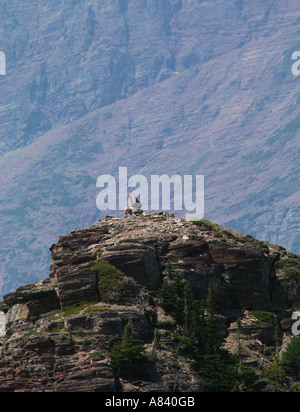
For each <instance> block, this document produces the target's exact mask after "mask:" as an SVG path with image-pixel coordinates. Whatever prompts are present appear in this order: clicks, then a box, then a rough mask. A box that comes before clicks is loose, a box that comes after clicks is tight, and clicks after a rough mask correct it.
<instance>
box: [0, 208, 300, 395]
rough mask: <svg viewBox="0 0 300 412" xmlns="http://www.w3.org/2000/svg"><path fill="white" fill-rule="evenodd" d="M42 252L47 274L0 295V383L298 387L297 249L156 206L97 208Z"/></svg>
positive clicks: (102, 388)
mask: <svg viewBox="0 0 300 412" xmlns="http://www.w3.org/2000/svg"><path fill="white" fill-rule="evenodd" d="M50 250H51V252H52V256H51V264H50V274H49V277H48V278H47V279H45V280H43V281H39V282H37V283H34V284H30V285H27V286H22V287H19V288H18V289H17V290H16V291H15V292H14V293H10V294H7V295H5V296H4V298H3V302H2V303H0V336H1V337H0V345H1V346H0V350H1V352H0V391H2V392H77V391H81V392H96V391H97V392H114V391H116V392H118V391H123V392H139V391H142V392H154V391H155V392H172V391H176V392H186V391H188V392H204V391H223V392H225V391H245V392H246V391H263V392H270V391H293V390H295V388H298V389H299V371H298V372H296V373H295V371H294V370H291V369H289V368H288V360H287V359H288V357H287V356H286V354H287V349H288V347H289V346H290V345H291V343H292V342H293V341H298V339H292V338H293V334H292V332H291V327H292V314H293V313H294V311H295V310H296V309H297V307H298V308H299V307H300V288H299V286H300V275H299V267H300V257H299V256H297V255H295V254H292V253H289V252H288V251H287V250H286V249H284V248H282V247H279V246H275V245H272V244H269V243H267V242H262V241H258V240H256V239H255V238H253V237H252V236H250V235H247V236H245V235H241V234H239V233H236V232H233V231H230V230H227V229H225V228H224V227H221V226H219V225H217V224H213V223H211V222H209V221H207V220H187V219H183V218H177V217H175V216H174V215H172V214H169V213H165V212H157V213H154V214H152V215H150V214H146V213H144V214H142V215H140V216H131V217H129V218H127V219H123V218H115V217H111V216H106V217H105V218H103V219H101V220H100V221H99V223H98V224H97V225H94V226H92V227H88V228H86V229H83V230H79V231H75V230H74V231H72V232H71V233H70V234H69V235H68V236H61V237H60V238H59V240H58V242H57V243H56V244H54V245H52V246H51V248H50ZM133 349H134V350H133ZM124 362H125V365H126V367H125V368H124ZM216 366H218V367H216ZM275 371H277V373H275ZM278 371H279V372H278ZM297 373H298V375H297Z"/></svg>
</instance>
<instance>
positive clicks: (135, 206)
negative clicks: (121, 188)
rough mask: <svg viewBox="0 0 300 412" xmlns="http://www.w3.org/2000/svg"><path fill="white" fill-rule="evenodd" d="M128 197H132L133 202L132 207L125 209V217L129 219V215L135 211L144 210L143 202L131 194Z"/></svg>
mask: <svg viewBox="0 0 300 412" xmlns="http://www.w3.org/2000/svg"><path fill="white" fill-rule="evenodd" d="M128 197H130V199H131V201H132V204H131V206H127V207H125V209H124V213H125V215H124V217H127V214H128V213H130V214H131V213H132V211H133V210H141V208H142V204H141V202H140V201H139V200H138V199H137V198H136V197H135V196H133V195H132V194H131V193H129V195H128Z"/></svg>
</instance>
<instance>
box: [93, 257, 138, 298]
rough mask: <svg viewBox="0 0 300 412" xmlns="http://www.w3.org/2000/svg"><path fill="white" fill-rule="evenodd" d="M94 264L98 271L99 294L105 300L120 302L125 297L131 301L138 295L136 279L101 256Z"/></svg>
mask: <svg viewBox="0 0 300 412" xmlns="http://www.w3.org/2000/svg"><path fill="white" fill-rule="evenodd" d="M92 265H93V268H94V270H96V272H97V273H98V289H99V294H100V298H101V300H103V301H104V302H115V303H120V302H121V301H122V300H123V299H126V301H127V302H129V301H130V299H131V298H135V297H136V296H137V295H138V293H139V288H138V286H137V284H136V283H135V282H134V280H133V279H130V278H128V277H127V276H126V275H125V274H124V273H123V272H121V271H120V270H119V269H117V268H116V267H115V266H113V265H111V264H110V263H109V262H107V261H106V260H104V259H101V258H100V259H98V260H97V261H96V262H93V263H92Z"/></svg>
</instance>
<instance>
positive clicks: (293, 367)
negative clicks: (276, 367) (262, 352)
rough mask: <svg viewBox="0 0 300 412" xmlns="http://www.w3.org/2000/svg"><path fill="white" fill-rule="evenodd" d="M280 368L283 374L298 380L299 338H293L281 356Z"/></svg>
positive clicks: (299, 371) (299, 363)
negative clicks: (282, 369)
mask: <svg viewBox="0 0 300 412" xmlns="http://www.w3.org/2000/svg"><path fill="white" fill-rule="evenodd" d="M282 366H283V368H284V370H285V372H286V373H287V374H288V375H290V376H293V377H294V378H296V379H298V380H299V379H300V338H299V337H294V338H293V339H292V340H291V342H290V343H289V344H288V346H287V348H286V350H285V352H284V353H283V354H282Z"/></svg>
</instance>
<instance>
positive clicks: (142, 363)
mask: <svg viewBox="0 0 300 412" xmlns="http://www.w3.org/2000/svg"><path fill="white" fill-rule="evenodd" d="M110 358H111V362H112V366H113V368H114V369H115V370H116V372H117V373H118V375H119V376H121V377H124V378H126V377H137V378H138V377H143V376H145V367H146V366H147V365H148V364H149V363H150V360H149V358H148V356H147V354H146V352H145V349H144V346H143V341H142V340H140V339H139V338H138V337H137V335H136V334H135V333H134V332H133V330H132V328H131V327H130V325H126V326H125V328H124V336H123V338H122V339H121V341H120V342H117V343H116V344H115V345H114V346H113V348H112V350H111V352H110Z"/></svg>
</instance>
